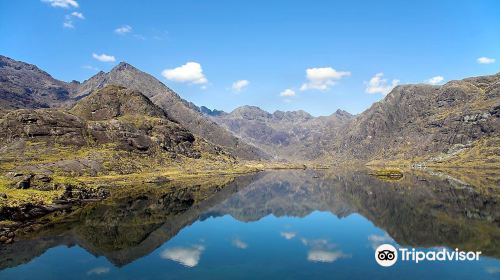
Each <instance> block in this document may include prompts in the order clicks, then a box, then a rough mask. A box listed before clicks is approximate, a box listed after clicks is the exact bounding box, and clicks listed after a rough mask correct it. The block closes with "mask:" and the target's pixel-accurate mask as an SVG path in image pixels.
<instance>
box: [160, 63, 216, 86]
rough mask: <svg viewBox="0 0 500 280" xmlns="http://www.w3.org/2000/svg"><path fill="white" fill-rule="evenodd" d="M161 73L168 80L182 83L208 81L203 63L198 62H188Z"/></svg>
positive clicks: (203, 82)
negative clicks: (202, 66)
mask: <svg viewBox="0 0 500 280" xmlns="http://www.w3.org/2000/svg"><path fill="white" fill-rule="evenodd" d="M161 75H162V76H163V77H165V78H166V79H168V80H171V81H176V82H180V83H193V84H206V83H207V82H208V80H207V78H206V77H205V75H204V74H203V69H202V68H201V65H200V64H199V63H197V62H188V63H186V64H184V65H182V66H179V67H177V68H174V69H165V70H163V71H162V72H161Z"/></svg>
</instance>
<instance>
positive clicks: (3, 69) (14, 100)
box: [0, 55, 75, 109]
mask: <svg viewBox="0 0 500 280" xmlns="http://www.w3.org/2000/svg"><path fill="white" fill-rule="evenodd" d="M74 87H75V84H68V83H65V82H61V81H58V80H56V79H54V78H52V77H51V76H50V75H49V74H47V73H46V72H44V71H42V70H40V69H39V68H38V67H36V66H35V65H31V64H27V63H24V62H20V61H16V60H13V59H10V58H8V57H5V56H2V55H0V108H3V109H20V108H49V107H54V106H57V107H59V106H62V105H65V104H66V103H67V102H68V100H69V99H70V97H69V95H70V91H71V89H72V88H74Z"/></svg>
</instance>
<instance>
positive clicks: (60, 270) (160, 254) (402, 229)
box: [0, 170, 500, 280]
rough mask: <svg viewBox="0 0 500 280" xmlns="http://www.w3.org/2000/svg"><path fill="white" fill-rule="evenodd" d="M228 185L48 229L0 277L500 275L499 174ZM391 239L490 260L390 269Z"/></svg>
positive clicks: (199, 187) (81, 216)
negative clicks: (378, 253)
mask: <svg viewBox="0 0 500 280" xmlns="http://www.w3.org/2000/svg"><path fill="white" fill-rule="evenodd" d="M462 175H463V174H462ZM484 178H487V179H484ZM222 181H224V182H223V183H218V185H214V183H212V184H210V182H204V183H183V184H173V183H169V185H155V186H150V187H148V188H146V189H141V190H138V191H137V192H135V193H127V194H124V195H121V196H117V197H113V198H111V199H108V200H106V201H103V202H100V203H96V204H92V205H88V206H87V207H85V208H84V209H81V210H79V211H76V212H75V213H71V214H70V215H68V216H67V217H64V218H61V220H58V221H57V222H49V223H47V224H45V225H44V226H42V227H41V228H40V229H38V230H36V231H35V232H34V233H33V234H31V235H27V236H25V237H24V238H21V239H23V240H19V241H18V242H16V243H14V244H13V245H11V246H4V247H2V248H1V249H0V269H2V270H1V271H0V279H134V280H137V279H368V278H369V279H423V278H427V279H500V261H499V259H498V258H499V257H500V227H499V225H500V211H499V207H498V197H499V192H500V191H499V190H498V187H496V186H497V183H498V179H497V178H496V179H495V178H491V177H490V178H489V179H488V176H486V177H485V176H483V177H481V179H477V180H470V181H464V180H463V178H460V179H457V178H456V177H453V176H449V175H446V174H442V173H434V174H429V173H428V172H420V173H415V174H405V177H404V178H403V179H401V180H398V181H387V180H381V179H378V178H375V177H373V176H370V175H368V173H367V171H366V170H364V171H335V172H333V171H312V170H306V171H272V172H261V173H257V174H252V175H245V176H241V177H237V178H225V179H224V180H222ZM470 182H474V184H476V185H471V183H470ZM383 243H388V244H392V245H394V246H395V247H405V248H418V249H423V250H426V251H429V250H441V249H443V248H449V249H451V250H454V249H455V248H459V249H460V250H467V251H468V250H472V251H481V252H482V255H481V257H480V260H479V261H446V262H429V261H424V262H420V263H418V264H416V263H414V262H397V263H396V264H395V265H394V266H392V267H387V268H384V267H381V266H379V265H378V264H377V263H376V262H375V259H374V254H375V248H376V247H377V246H378V245H380V244H383Z"/></svg>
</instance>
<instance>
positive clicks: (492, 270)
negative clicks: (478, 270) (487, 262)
mask: <svg viewBox="0 0 500 280" xmlns="http://www.w3.org/2000/svg"><path fill="white" fill-rule="evenodd" d="M486 272H488V273H489V274H500V266H488V267H486Z"/></svg>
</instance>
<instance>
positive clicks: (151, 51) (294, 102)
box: [0, 0, 500, 115]
mask: <svg viewBox="0 0 500 280" xmlns="http://www.w3.org/2000/svg"><path fill="white" fill-rule="evenodd" d="M117 29H118V30H117ZM119 31H121V32H119ZM0 38H1V39H0V54H2V55H6V56H9V57H12V58H14V59H17V60H22V61H26V62H29V63H33V64H36V65H38V66H39V67H40V68H42V69H44V70H46V71H47V72H49V73H50V74H52V76H54V77H55V78H58V79H62V80H66V81H70V80H72V79H75V80H79V81H83V80H85V79H87V78H89V77H91V76H92V75H93V74H95V73H96V72H97V71H98V70H97V69H99V70H104V71H108V70H110V69H111V68H112V67H113V66H115V65H116V64H118V63H119V62H120V61H127V62H129V63H130V64H132V65H134V66H136V67H137V68H139V69H141V70H143V71H145V72H148V73H150V74H152V75H154V76H155V77H157V78H158V79H160V80H161V81H162V82H164V83H166V84H167V85H168V86H170V87H171V88H172V89H174V90H175V91H177V92H178V93H179V94H180V95H181V96H182V97H183V98H185V99H187V100H189V101H192V102H194V103H195V104H197V105H205V106H207V107H210V108H217V109H223V110H226V111H231V110H232V109H234V108H236V107H238V106H241V105H256V106H260V107H262V108H263V109H265V110H268V111H271V112H272V111H274V110H296V109H304V110H306V111H308V112H310V113H312V114H313V115H328V114H331V113H332V112H334V111H335V110H337V109H338V108H341V109H345V110H347V111H349V112H351V113H360V112H362V111H363V110H365V109H367V108H368V107H369V106H370V105H371V104H372V103H373V102H376V101H378V100H380V99H382V98H383V97H384V93H386V92H387V91H388V90H390V88H391V87H392V86H393V85H396V84H406V83H421V82H426V81H427V82H429V81H428V80H429V79H431V78H433V77H437V78H434V80H433V82H436V83H443V82H446V81H449V80H453V79H461V78H464V77H468V76H477V75H484V74H493V73H496V72H498V71H499V70H500V67H499V65H500V1H495V0H492V1H480V0H478V1H457V0H455V1H413V3H409V1H290V0H289V1H269V0H268V1H258V0H252V1H234V0H233V1H230V0H220V1H216V0H213V1H208V0H199V1H192V0H182V1H180V0H178V1H102V0H100V1H97V0H95V1H91V0H43V1H40V0H26V1H12V0H0ZM93 54H95V58H94V57H93ZM103 54H104V55H106V56H102V55H103ZM96 58H99V59H100V60H104V61H100V60H98V59H96ZM113 58H114V61H112V60H113ZM479 58H482V59H481V60H480V61H478V59H479ZM106 60H108V61H106ZM109 60H111V61H109ZM189 62H191V63H189ZM480 62H481V63H480ZM308 69H309V71H308ZM169 70H170V71H169ZM162 73H163V75H162ZM380 73H383V74H380ZM440 77H442V79H441V78H440ZM237 81H240V82H239V83H237ZM244 81H247V82H244ZM233 84H234V85H235V87H234V88H233ZM238 85H239V88H241V89H240V90H239V91H238ZM287 89H288V91H286V90H287ZM280 94H283V95H285V96H281V95H280Z"/></svg>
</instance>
